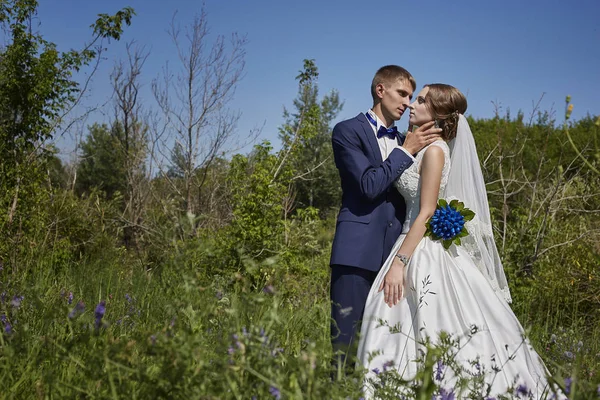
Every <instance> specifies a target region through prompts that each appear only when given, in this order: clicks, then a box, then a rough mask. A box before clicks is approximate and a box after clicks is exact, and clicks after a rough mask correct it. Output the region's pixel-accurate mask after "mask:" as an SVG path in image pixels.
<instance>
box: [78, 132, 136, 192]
mask: <svg viewBox="0 0 600 400" xmlns="http://www.w3.org/2000/svg"><path fill="white" fill-rule="evenodd" d="M121 133H122V129H121V125H119V124H115V125H113V126H112V128H109V127H108V126H107V125H106V124H102V125H100V124H94V125H92V126H90V128H89V135H88V136H87V138H86V139H85V141H84V142H83V143H82V144H81V161H80V162H79V168H78V177H77V180H76V188H77V192H78V193H79V194H82V193H89V192H90V191H91V190H92V189H94V188H97V189H100V190H102V191H103V192H105V193H106V195H107V197H108V198H109V199H110V198H113V197H114V195H115V194H116V193H117V192H119V193H121V194H124V193H125V191H126V189H127V166H126V164H125V157H126V156H125V153H124V152H123V151H122V148H121V142H120V140H119V136H120V134H121Z"/></svg>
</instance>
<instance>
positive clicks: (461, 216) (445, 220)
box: [425, 199, 475, 250]
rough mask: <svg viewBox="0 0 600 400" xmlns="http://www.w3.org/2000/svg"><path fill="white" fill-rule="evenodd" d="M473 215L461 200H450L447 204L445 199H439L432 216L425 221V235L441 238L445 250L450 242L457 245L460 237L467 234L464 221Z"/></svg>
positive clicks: (436, 238) (434, 238)
mask: <svg viewBox="0 0 600 400" xmlns="http://www.w3.org/2000/svg"><path fill="white" fill-rule="evenodd" d="M474 216H475V213H474V212H473V211H471V210H469V209H468V208H465V204H464V203H463V202H462V201H458V200H452V201H451V202H450V204H448V202H447V201H446V200H444V199H440V200H439V201H438V205H437V207H436V209H435V212H434V213H433V216H432V217H431V218H429V220H428V221H427V222H426V223H425V226H426V227H427V230H426V231H425V236H428V237H430V238H432V239H433V240H441V241H442V243H443V245H444V248H445V249H446V250H448V248H450V246H451V245H452V243H454V244H456V245H457V246H459V245H460V238H462V237H465V236H467V235H468V234H469V231H467V228H466V227H465V222H467V221H470V220H472V219H473V217H474Z"/></svg>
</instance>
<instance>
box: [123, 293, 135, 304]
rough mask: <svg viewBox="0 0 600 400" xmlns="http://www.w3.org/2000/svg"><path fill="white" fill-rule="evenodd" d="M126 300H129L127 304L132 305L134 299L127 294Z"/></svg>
mask: <svg viewBox="0 0 600 400" xmlns="http://www.w3.org/2000/svg"><path fill="white" fill-rule="evenodd" d="M125 300H127V302H129V303H131V302H132V301H133V299H132V298H131V296H130V295H129V293H125Z"/></svg>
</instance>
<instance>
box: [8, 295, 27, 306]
mask: <svg viewBox="0 0 600 400" xmlns="http://www.w3.org/2000/svg"><path fill="white" fill-rule="evenodd" d="M23 299H24V297H23V296H15V297H13V299H12V301H11V302H10V304H11V305H12V306H13V307H14V308H19V307H20V306H21V302H22V301H23Z"/></svg>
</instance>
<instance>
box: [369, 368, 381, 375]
mask: <svg viewBox="0 0 600 400" xmlns="http://www.w3.org/2000/svg"><path fill="white" fill-rule="evenodd" d="M371 371H373V373H374V374H375V375H379V374H380V373H381V371H380V370H379V368H373V369H372V370H371Z"/></svg>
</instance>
